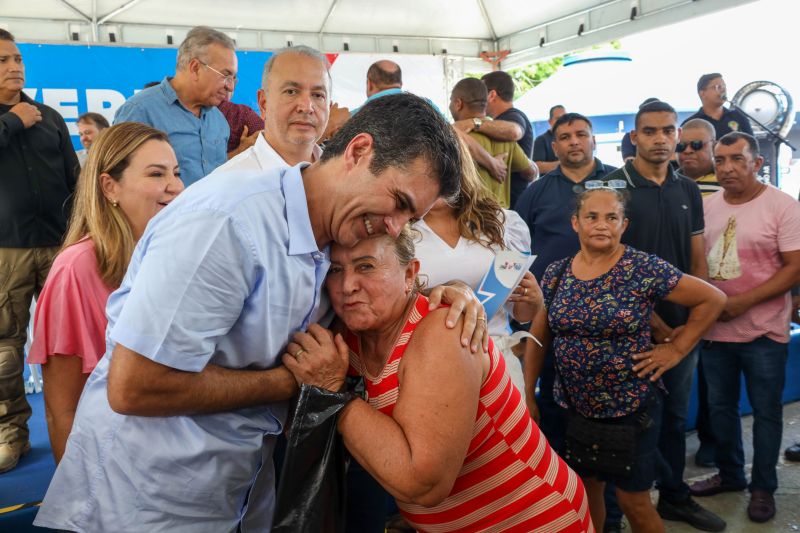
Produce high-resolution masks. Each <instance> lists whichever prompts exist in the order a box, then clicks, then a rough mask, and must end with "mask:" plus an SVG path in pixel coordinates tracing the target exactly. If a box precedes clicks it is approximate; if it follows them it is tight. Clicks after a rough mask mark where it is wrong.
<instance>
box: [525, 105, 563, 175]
mask: <svg viewBox="0 0 800 533" xmlns="http://www.w3.org/2000/svg"><path fill="white" fill-rule="evenodd" d="M566 112H567V110H566V109H564V106H563V105H561V104H557V105H554V106H553V107H551V108H550V114H549V118H548V120H547V122H548V124H550V129H549V130H547V131H546V132H544V133H542V134H541V135H539V136H538V137H536V140H535V141H533V161H534V162H535V163H536V166H537V167H539V170H540V171H541V172H543V173H545V174H546V173H548V172H550V171H551V170H553V169H554V168H556V166H558V156H556V154H555V152H554V151H553V124H555V123H556V120H558V119H559V118H560V117H561V115H563V114H564V113H566Z"/></svg>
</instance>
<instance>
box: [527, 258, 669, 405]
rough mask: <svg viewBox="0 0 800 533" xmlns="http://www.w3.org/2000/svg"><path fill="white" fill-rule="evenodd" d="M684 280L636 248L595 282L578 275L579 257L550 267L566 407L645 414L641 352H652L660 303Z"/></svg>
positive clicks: (546, 286)
mask: <svg viewBox="0 0 800 533" xmlns="http://www.w3.org/2000/svg"><path fill="white" fill-rule="evenodd" d="M559 274H561V275H560V276H559ZM682 276H683V273H682V272H681V271H680V270H678V269H676V268H675V267H673V266H672V265H670V264H669V263H667V262H666V261H664V260H663V259H660V258H659V257H657V256H655V255H652V254H648V253H645V252H641V251H639V250H636V249H635V248H631V247H630V246H628V247H626V248H625V251H624V252H623V254H622V257H621V258H620V259H619V261H618V262H617V263H616V264H615V265H614V266H613V267H611V269H610V270H609V271H608V272H606V273H605V274H602V275H600V276H598V277H596V278H594V279H591V280H586V281H584V280H580V279H578V278H576V277H575V275H574V274H573V273H572V257H568V258H566V259H561V260H559V261H555V262H553V263H552V264H551V265H550V266H549V267H547V271H546V272H545V274H544V276H543V277H542V286H543V292H544V301H545V302H549V305H548V309H547V317H548V322H549V325H550V330H551V332H552V335H553V344H552V349H553V353H554V354H555V361H556V367H557V369H558V373H559V379H558V380H557V382H556V386H555V391H554V392H555V398H556V401H557V402H558V403H559V404H561V405H562V406H564V407H568V406H571V407H574V408H575V409H576V410H577V411H578V412H579V413H580V414H581V415H583V416H585V417H587V418H616V417H620V416H625V415H628V414H631V413H633V412H636V411H637V410H639V408H640V407H641V406H642V403H643V402H644V401H645V400H646V399H647V397H648V394H649V390H650V385H649V383H648V379H647V378H644V379H642V378H639V377H638V376H637V375H636V373H635V372H634V371H633V366H634V365H635V364H636V361H635V360H634V359H633V355H635V354H637V353H641V352H646V351H648V350H650V349H652V341H651V338H650V336H651V328H650V317H651V315H652V313H653V306H654V305H655V302H656V301H658V300H660V299H663V298H664V297H666V296H667V295H668V294H669V293H670V292H672V290H673V289H674V288H675V286H676V285H677V284H678V282H679V281H680V279H681V277H682ZM559 277H560V280H559V279H558V278H559ZM659 386H661V387H662V388H663V385H661V384H660V383H659ZM567 399H569V402H567V401H566V400H567ZM567 403H569V405H567Z"/></svg>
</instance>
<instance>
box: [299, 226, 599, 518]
mask: <svg viewBox="0 0 800 533" xmlns="http://www.w3.org/2000/svg"><path fill="white" fill-rule="evenodd" d="M331 259H332V265H331V268H330V271H329V273H328V280H327V289H328V292H329V294H330V298H331V302H332V304H333V307H334V309H335V311H336V313H337V315H338V316H339V318H340V319H341V320H342V322H343V323H344V326H345V328H344V331H343V336H339V335H337V336H336V337H335V338H334V337H332V335H331V334H330V333H328V332H324V335H321V334H320V332H319V330H318V329H316V328H315V329H314V330H313V331H312V332H310V333H309V334H302V335H299V336H298V337H297V338H296V340H297V342H298V344H297V345H295V346H292V347H293V348H294V351H295V353H296V352H297V351H300V352H301V356H300V357H301V358H302V357H303V356H306V357H314V356H315V355H317V354H318V353H319V352H320V350H331V349H336V350H338V351H339V355H340V356H341V357H343V358H344V357H348V356H349V358H350V368H351V373H357V374H360V375H362V376H363V377H364V381H365V385H366V390H367V399H366V401H362V400H360V399H357V400H354V401H351V402H350V403H348V404H347V406H346V407H345V408H344V409H343V410H342V412H341V414H340V418H339V431H340V432H341V433H342V435H343V437H344V441H345V444H346V445H347V448H348V449H349V450H350V452H351V454H352V455H353V456H354V457H355V459H356V460H358V462H359V463H360V464H361V465H363V466H364V468H366V470H367V471H369V473H370V474H372V476H374V478H375V479H376V480H378V482H379V483H380V484H381V485H383V487H384V488H386V490H387V491H388V492H389V493H390V494H391V495H392V496H394V498H395V499H396V501H397V503H398V506H399V507H400V510H401V512H402V513H403V515H404V516H405V518H406V520H407V521H408V522H409V523H410V524H411V525H412V526H413V527H414V528H416V529H417V530H419V531H426V532H446V531H459V532H466V531H491V532H499V531H519V532H529V531H552V532H563V531H567V532H585V531H594V529H593V527H592V523H591V519H590V516H589V511H588V502H587V498H586V493H585V491H584V488H583V484H582V483H581V481H580V479H579V478H578V476H576V474H575V473H574V472H573V471H572V470H570V468H569V467H568V466H567V465H566V464H565V463H564V462H563V461H562V460H561V459H560V458H559V457H558V455H556V453H555V452H553V450H552V449H551V448H550V446H549V445H548V444H547V441H546V440H545V438H544V436H543V435H542V433H541V432H540V431H539V428H538V427H537V426H536V425H535V423H534V422H533V420H532V419H531V417H530V415H529V414H528V411H527V408H526V407H525V403H524V401H523V399H522V397H521V395H520V393H519V391H518V389H517V388H516V387H514V386H513V385H512V383H511V380H510V379H509V375H508V372H507V371H506V367H505V362H504V359H503V356H502V354H501V353H500V352H499V350H497V349H496V348H495V347H494V346H493V344H492V343H491V342H490V344H489V349H488V351H486V352H479V353H478V354H473V353H471V352H470V350H469V348H468V347H467V348H465V347H463V346H462V344H461V342H460V339H459V337H458V333H457V332H458V331H460V330H459V329H458V328H456V329H447V328H446V327H445V315H446V313H447V309H443V308H439V309H435V310H433V311H430V310H429V305H428V301H427V299H426V298H425V297H424V296H422V295H421V294H419V292H418V290H417V289H418V284H417V279H416V275H417V272H418V271H419V261H417V260H416V259H414V244H413V238H412V235H411V231H410V230H409V229H405V230H404V231H403V232H402V233H401V235H400V236H399V238H398V239H396V240H393V239H391V238H390V237H386V236H382V237H380V238H372V239H368V240H365V241H362V242H361V243H359V244H358V245H356V246H355V247H353V248H345V247H343V246H338V245H334V246H333V248H332V250H331ZM454 332H456V333H454ZM290 346H291V345H290ZM303 352H307V353H306V354H303Z"/></svg>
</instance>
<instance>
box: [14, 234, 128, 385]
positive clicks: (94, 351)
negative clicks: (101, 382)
mask: <svg viewBox="0 0 800 533" xmlns="http://www.w3.org/2000/svg"><path fill="white" fill-rule="evenodd" d="M111 291H112V289H110V288H108V287H107V286H106V284H105V282H103V279H102V278H101V277H100V272H99V270H98V268H97V258H96V257H95V254H94V242H92V240H91V239H90V238H88V237H86V238H85V239H83V240H81V241H79V242H77V243H75V244H73V245H72V246H70V247H68V248H66V249H65V250H63V251H62V252H61V253H60V254H58V256H57V257H56V258H55V260H54V261H53V266H52V267H51V268H50V274H49V275H48V276H47V280H46V281H45V283H44V287H43V288H42V293H41V294H40V295H39V298H38V300H37V302H36V315H35V316H34V320H33V344H32V345H31V350H30V353H29V354H28V362H29V363H38V364H44V363H46V362H47V358H48V357H50V356H51V355H54V354H60V355H71V356H75V357H80V358H81V359H83V372H84V373H85V374H89V373H91V372H92V370H94V367H95V366H97V362H98V361H99V360H100V358H101V357H103V354H104V353H105V352H106V341H105V333H106V326H107V325H108V320H107V319H106V302H107V301H108V297H109V295H110V294H111Z"/></svg>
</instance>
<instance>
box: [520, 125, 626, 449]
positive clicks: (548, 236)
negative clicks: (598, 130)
mask: <svg viewBox="0 0 800 533" xmlns="http://www.w3.org/2000/svg"><path fill="white" fill-rule="evenodd" d="M552 132H553V143H552V149H553V151H554V152H555V154H556V155H557V157H558V164H557V165H556V167H555V168H554V169H553V170H551V171H550V172H548V173H547V174H545V175H544V176H542V177H541V178H539V179H538V180H536V181H534V182H533V183H532V184H531V186H530V187H528V188H527V189H525V191H523V193H522V195H521V196H520V198H519V200H518V201H517V209H516V210H517V212H518V213H519V214H520V216H521V217H522V219H523V220H525V222H526V223H527V224H528V228H529V229H530V232H531V244H532V249H531V253H532V254H533V255H535V256H536V259H535V260H534V262H533V265H532V266H531V272H533V274H534V276H536V279H541V278H542V275H543V274H544V271H545V269H546V268H547V266H548V265H549V264H550V263H552V262H553V261H557V260H559V259H562V258H564V257H567V256H569V255H572V254H575V253H576V252H577V251H578V250H579V249H580V245H579V243H578V237H577V235H576V234H575V230H573V229H572V224H571V222H570V220H571V217H572V211H573V207H574V204H575V189H576V187H578V188H580V187H581V186H582V185H584V184H585V183H586V182H587V181H603V180H605V176H606V175H607V174H608V173H609V172H612V171H614V170H615V167H611V166H608V165H604V164H603V163H602V162H601V161H600V160H599V159H597V158H595V157H594V148H595V141H594V135H593V132H592V122H591V121H590V120H589V119H588V118H586V117H585V116H583V115H580V114H578V113H566V114H564V115H561V116H560V117H559V118H558V119H557V120H556V121H554V122H553V125H552ZM534 377H538V378H539V379H540V383H539V396H538V398H536V399H535V400H534V398H535V396H534V391H533V390H528V391H526V400H527V401H528V407H529V408H530V409H531V413H534V414H535V413H536V412H537V411H538V413H539V414H540V416H541V423H540V428H541V429H542V431H543V432H544V434H545V436H546V437H547V440H548V441H550V443H551V445H552V446H553V447H554V448H555V449H559V448H560V446H561V445H562V443H563V440H564V431H565V429H566V428H565V424H566V418H565V413H564V412H563V409H561V408H560V407H558V405H557V404H556V403H555V400H554V399H553V384H554V382H555V367H554V366H553V357H552V353H551V352H549V353H548V354H547V356H546V358H545V361H544V365H543V367H542V369H541V371H540V373H539V375H538V376H536V375H535V374H534ZM535 385H536V379H534V380H533V381H532V386H534V387H535Z"/></svg>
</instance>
